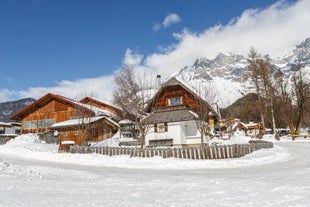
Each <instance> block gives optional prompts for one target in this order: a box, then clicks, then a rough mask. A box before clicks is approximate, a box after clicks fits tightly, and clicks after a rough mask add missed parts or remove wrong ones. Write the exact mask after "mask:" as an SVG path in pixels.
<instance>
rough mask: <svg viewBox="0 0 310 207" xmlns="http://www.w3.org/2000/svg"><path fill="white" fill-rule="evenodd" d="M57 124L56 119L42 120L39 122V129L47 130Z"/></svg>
mask: <svg viewBox="0 0 310 207" xmlns="http://www.w3.org/2000/svg"><path fill="white" fill-rule="evenodd" d="M54 123H55V119H42V120H39V121H38V126H39V128H47V127H50V126H52V125H53V124H54Z"/></svg>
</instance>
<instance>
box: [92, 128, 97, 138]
mask: <svg viewBox="0 0 310 207" xmlns="http://www.w3.org/2000/svg"><path fill="white" fill-rule="evenodd" d="M91 134H92V136H93V137H96V136H97V129H96V128H91Z"/></svg>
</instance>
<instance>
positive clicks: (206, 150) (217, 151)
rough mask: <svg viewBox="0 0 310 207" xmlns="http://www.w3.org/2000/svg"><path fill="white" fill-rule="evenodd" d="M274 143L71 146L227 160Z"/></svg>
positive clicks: (94, 150)
mask: <svg viewBox="0 0 310 207" xmlns="http://www.w3.org/2000/svg"><path fill="white" fill-rule="evenodd" d="M272 147H273V143H272V142H266V141H261V140H255V141H251V142H250V143H249V144H234V145H216V146H206V147H186V148H143V149H141V148H140V147H89V146H78V145H73V146H70V149H69V152H70V153H81V154H85V153H97V154H102V155H108V156H116V155H129V156H131V157H154V156H160V157H163V158H169V157H174V158H181V159H225V158H238V157H242V156H244V155H246V154H249V153H251V152H253V151H256V150H260V149H263V148H272Z"/></svg>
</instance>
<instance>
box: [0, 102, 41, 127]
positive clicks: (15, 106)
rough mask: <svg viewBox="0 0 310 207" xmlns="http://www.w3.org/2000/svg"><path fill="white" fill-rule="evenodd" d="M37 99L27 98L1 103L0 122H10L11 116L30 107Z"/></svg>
mask: <svg viewBox="0 0 310 207" xmlns="http://www.w3.org/2000/svg"><path fill="white" fill-rule="evenodd" d="M34 101H35V99H33V98H25V99H20V100H17V101H8V102H3V103H0V121H4V122H8V121H10V117H11V115H13V114H15V113H16V112H18V111H19V110H21V109H22V108H24V107H26V106H28V105H29V104H31V103H32V102H34Z"/></svg>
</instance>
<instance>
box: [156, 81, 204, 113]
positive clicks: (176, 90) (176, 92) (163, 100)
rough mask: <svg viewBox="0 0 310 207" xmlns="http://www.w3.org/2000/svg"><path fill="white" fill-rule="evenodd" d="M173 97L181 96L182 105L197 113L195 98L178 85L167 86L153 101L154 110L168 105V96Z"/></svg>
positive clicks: (197, 107)
mask: <svg viewBox="0 0 310 207" xmlns="http://www.w3.org/2000/svg"><path fill="white" fill-rule="evenodd" d="M175 97H182V105H185V106H188V107H189V108H190V109H191V110H192V111H194V112H196V113H198V109H199V106H198V103H197V100H195V98H194V97H193V95H191V94H190V93H189V92H187V91H186V90H184V88H182V87H181V86H179V85H177V86H169V87H167V88H166V89H165V90H164V91H163V92H162V94H160V95H159V98H158V99H157V101H156V102H155V104H154V110H156V109H161V108H165V107H169V102H168V100H169V98H175Z"/></svg>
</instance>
